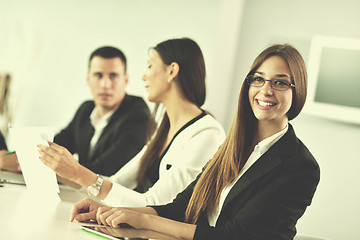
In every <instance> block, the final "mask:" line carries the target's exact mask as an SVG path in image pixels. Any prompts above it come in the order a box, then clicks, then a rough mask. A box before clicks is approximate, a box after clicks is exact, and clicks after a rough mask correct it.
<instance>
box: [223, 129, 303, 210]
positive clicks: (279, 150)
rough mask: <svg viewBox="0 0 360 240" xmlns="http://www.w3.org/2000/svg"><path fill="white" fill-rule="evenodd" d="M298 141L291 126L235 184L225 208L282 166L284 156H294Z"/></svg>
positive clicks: (224, 205) (226, 200)
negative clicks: (236, 197)
mask: <svg viewBox="0 0 360 240" xmlns="http://www.w3.org/2000/svg"><path fill="white" fill-rule="evenodd" d="M297 141H298V140H297V137H296V135H295V132H294V129H293V128H292V126H291V125H290V124H289V129H288V131H287V133H286V134H285V135H284V136H283V137H282V138H281V139H279V141H277V142H276V143H275V144H274V145H273V146H272V147H271V148H270V149H269V150H268V151H267V152H266V153H264V154H263V155H262V156H261V157H260V158H259V159H258V160H257V161H256V162H255V163H254V164H253V165H252V166H251V167H250V168H249V169H248V170H247V171H246V172H245V173H244V174H243V175H242V176H241V178H240V179H239V180H238V181H237V182H236V183H235V185H234V186H233V187H232V189H231V190H230V192H229V194H228V196H227V197H226V199H225V202H224V204H223V208H225V207H226V205H227V204H228V203H229V202H230V201H231V200H232V199H233V198H234V197H235V196H237V195H238V194H240V193H241V192H242V191H244V190H245V189H246V188H247V187H248V186H250V185H251V184H252V183H253V182H255V181H256V180H257V179H259V178H260V177H262V176H263V175H265V174H267V173H268V172H270V171H272V170H273V169H274V168H276V167H277V166H278V165H279V164H281V162H282V157H281V156H282V155H287V154H293V153H294V152H295V151H296V149H297V146H298V145H297ZM294 142H295V144H294Z"/></svg>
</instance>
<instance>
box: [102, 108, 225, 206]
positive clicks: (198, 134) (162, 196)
mask: <svg viewBox="0 0 360 240" xmlns="http://www.w3.org/2000/svg"><path fill="white" fill-rule="evenodd" d="M224 139H225V133H224V130H223V128H222V126H221V125H220V124H219V123H218V122H217V121H216V120H215V119H214V118H213V117H211V116H210V115H206V116H204V117H202V118H200V119H198V120H197V121H196V122H194V123H192V124H191V125H189V126H188V127H187V128H185V129H184V130H183V131H181V132H180V133H179V134H178V135H177V136H176V137H175V138H174V140H173V142H172V144H171V145H170V147H169V149H168V151H167V152H166V153H165V155H164V156H163V158H162V160H161V162H160V166H159V179H158V181H157V182H156V183H155V184H154V185H153V186H152V187H151V188H150V189H149V190H148V191H147V192H145V193H139V192H136V191H134V190H132V189H134V188H135V187H136V185H137V182H136V176H137V172H138V169H139V167H140V159H141V157H142V155H143V154H144V152H145V151H146V146H145V147H144V148H143V149H142V150H141V151H140V152H139V153H138V154H137V155H136V156H135V157H134V158H133V159H131V160H130V161H129V162H128V163H127V164H126V165H125V166H124V167H122V168H121V169H120V170H119V171H118V172H117V173H116V174H115V175H113V176H112V177H111V178H110V181H112V182H113V186H112V188H111V190H110V192H109V194H108V195H107V197H106V198H105V199H104V201H103V202H104V203H105V204H108V205H110V206H123V207H145V206H147V205H162V204H166V203H170V202H172V200H173V199H174V198H175V197H176V195H177V194H178V193H179V192H182V191H183V190H184V189H185V188H186V187H187V186H188V185H189V184H190V183H191V182H193V181H194V180H195V178H196V177H197V175H198V174H199V173H200V172H201V171H202V168H203V167H204V166H205V164H206V163H207V162H208V161H209V160H210V159H211V158H212V156H213V155H214V153H215V152H216V151H217V150H218V148H219V146H220V145H221V144H222V142H223V141H224ZM169 166H171V167H170V168H169Z"/></svg>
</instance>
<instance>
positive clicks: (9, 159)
mask: <svg viewBox="0 0 360 240" xmlns="http://www.w3.org/2000/svg"><path fill="white" fill-rule="evenodd" d="M7 153H8V151H6V150H0V169H3V170H6V171H11V172H20V171H21V169H20V165H19V162H18V159H17V156H16V153H13V154H9V155H7Z"/></svg>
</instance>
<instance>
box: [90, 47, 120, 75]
mask: <svg viewBox="0 0 360 240" xmlns="http://www.w3.org/2000/svg"><path fill="white" fill-rule="evenodd" d="M96 56H98V57H102V58H115V57H118V58H120V59H121V61H122V62H123V63H124V66H125V72H126V57H125V54H124V53H123V52H122V51H121V50H120V49H118V48H115V47H111V46H105V47H101V48H98V49H96V50H95V51H94V52H93V53H91V55H90V58H89V68H90V62H91V60H92V59H93V58H94V57H96Z"/></svg>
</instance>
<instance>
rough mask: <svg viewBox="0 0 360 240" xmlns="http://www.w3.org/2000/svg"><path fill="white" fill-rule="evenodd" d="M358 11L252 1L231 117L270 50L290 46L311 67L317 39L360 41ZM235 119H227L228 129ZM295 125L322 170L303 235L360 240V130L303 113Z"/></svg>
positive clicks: (319, 2) (348, 0) (324, 3)
mask: <svg viewBox="0 0 360 240" xmlns="http://www.w3.org/2000/svg"><path fill="white" fill-rule="evenodd" d="M359 11H360V2H359V1H354V0H353V1H352V0H344V1H334V0H330V1H329V0H316V1H312V0H311V1H310V0H301V1H300V0H272V1H268V0H247V1H246V2H245V5H244V15H243V19H242V27H241V31H240V38H239V45H238V46H239V48H238V51H237V61H236V62H237V64H236V65H237V68H236V69H235V71H234V72H233V83H232V85H233V89H234V91H232V94H233V95H232V96H231V97H230V98H229V103H228V104H227V106H228V109H227V113H228V114H227V115H228V116H233V115H234V113H235V109H236V104H237V98H238V93H239V89H240V86H241V83H242V81H243V79H244V77H245V75H246V74H247V72H248V70H249V69H250V65H251V63H252V61H253V60H254V58H255V57H256V56H257V54H258V53H260V51H262V50H263V49H264V48H265V47H267V46H268V45H270V44H273V43H291V44H292V45H294V46H295V47H297V48H298V49H299V51H300V52H301V53H302V55H303V57H304V59H305V60H306V62H307V61H308V56H309V50H310V44H311V38H312V36H313V35H328V36H338V37H349V38H358V39H360V14H359ZM359 66H360V63H359ZM339 81H341V79H339ZM359 94H360V93H359ZM333 114H336V113H333ZM231 120H232V119H231V118H228V122H227V123H226V126H229V124H230V122H231ZM292 124H293V125H294V127H295V131H296V133H297V134H298V136H299V138H301V139H302V140H303V142H304V143H305V144H306V145H307V146H308V148H309V149H310V151H311V152H312V153H313V155H314V156H315V158H316V159H317V161H318V162H319V164H320V167H321V181H320V184H319V186H318V190H317V192H316V195H315V197H314V199H313V203H312V205H311V207H310V208H308V210H307V211H306V213H305V215H304V216H303V217H302V218H301V219H300V220H299V222H298V226H297V228H298V232H299V234H307V235H316V236H322V237H326V238H329V239H333V240H335V239H336V240H355V239H359V236H360V229H359V226H360V225H359V219H358V216H359V215H360V204H359V202H360V190H359V187H358V186H357V185H358V184H357V183H359V182H360V175H359V174H358V169H360V157H359V154H358V151H359V150H358V149H359V145H360V140H359V139H360V126H359V125H351V124H346V123H342V122H335V121H331V120H327V119H323V118H318V117H314V116H311V115H307V114H301V115H300V116H299V117H298V118H297V119H295V120H294V121H293V123H292Z"/></svg>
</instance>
